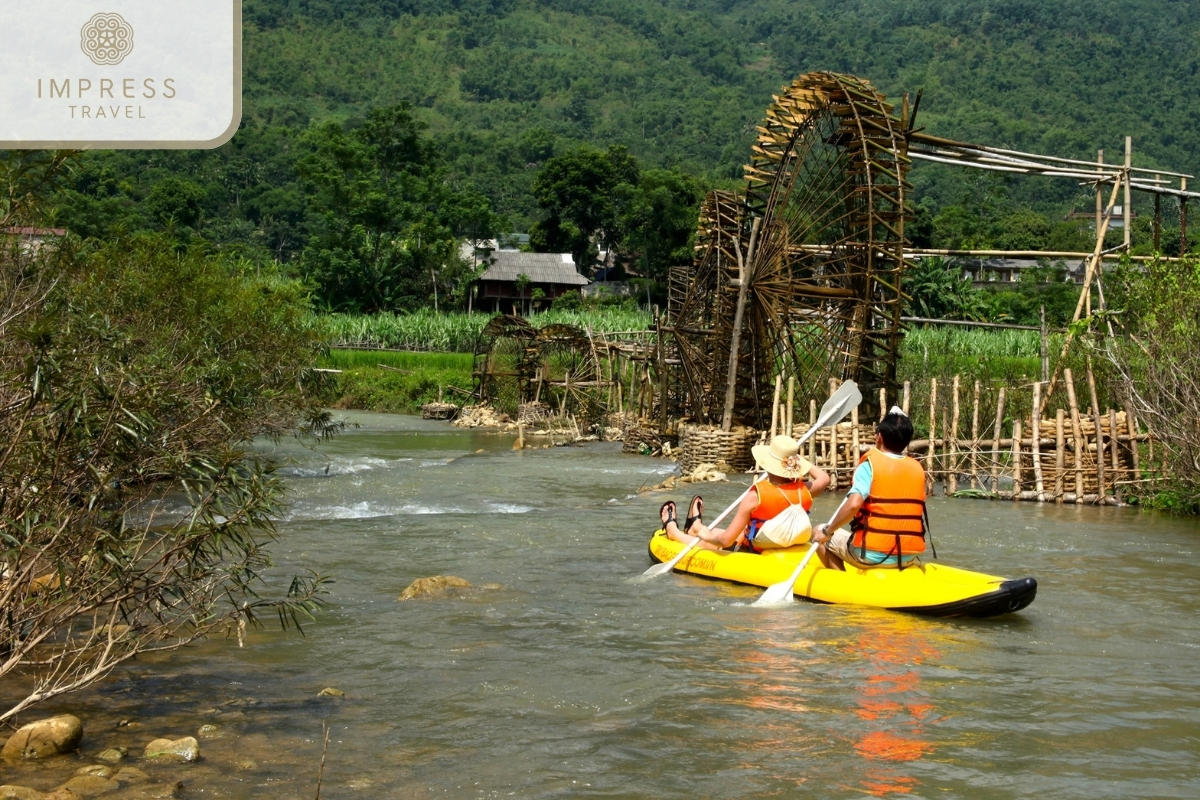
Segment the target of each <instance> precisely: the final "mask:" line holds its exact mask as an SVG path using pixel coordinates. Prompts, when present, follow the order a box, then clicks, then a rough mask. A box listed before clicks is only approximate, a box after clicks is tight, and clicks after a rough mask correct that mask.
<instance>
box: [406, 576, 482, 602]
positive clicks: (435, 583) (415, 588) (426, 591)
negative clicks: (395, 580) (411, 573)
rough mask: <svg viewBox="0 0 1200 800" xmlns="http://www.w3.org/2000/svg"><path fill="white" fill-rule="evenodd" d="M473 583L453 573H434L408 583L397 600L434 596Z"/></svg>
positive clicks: (467, 586)
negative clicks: (429, 576) (430, 576)
mask: <svg viewBox="0 0 1200 800" xmlns="http://www.w3.org/2000/svg"><path fill="white" fill-rule="evenodd" d="M470 586H471V584H470V583H469V582H468V581H465V580H463V579H462V578H456V577H454V576H453V575H434V576H433V577H432V578H417V579H416V580H415V581H413V582H412V583H410V584H409V585H408V588H406V589H405V590H404V591H403V592H401V593H400V596H399V597H397V598H396V599H397V600H412V599H414V598H416V597H433V596H435V595H439V594H441V593H443V592H445V591H446V590H447V589H467V588H470Z"/></svg>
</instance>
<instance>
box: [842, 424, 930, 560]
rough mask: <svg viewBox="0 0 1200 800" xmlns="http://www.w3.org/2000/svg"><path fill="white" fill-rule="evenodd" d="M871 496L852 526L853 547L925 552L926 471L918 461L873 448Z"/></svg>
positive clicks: (901, 553) (896, 552) (891, 553)
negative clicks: (886, 453) (895, 456)
mask: <svg viewBox="0 0 1200 800" xmlns="http://www.w3.org/2000/svg"><path fill="white" fill-rule="evenodd" d="M863 461H870V462H871V493H870V495H869V496H868V497H867V498H866V500H865V501H864V502H863V506H862V508H861V509H860V510H859V512H858V514H857V515H856V516H855V518H854V520H853V522H851V523H850V530H852V531H853V532H854V537H853V538H852V539H851V540H850V543H851V546H852V547H857V548H859V551H860V552H862V554H863V556H864V557H865V555H866V551H867V550H873V551H875V552H877V553H886V554H887V555H889V556H896V558H897V562H900V561H901V557H902V556H906V555H914V554H916V553H923V552H925V531H926V528H925V470H924V469H922V468H921V464H920V462H918V461H917V460H916V459H915V458H909V457H907V456H906V457H904V458H893V457H891V456H889V455H885V454H884V453H883V452H881V451H880V450H877V449H875V448H873V447H872V448H871V449H870V450H868V451H867V452H866V454H865V455H863V457H862V458H860V459H859V461H858V463H860V464H861V463H862V462H863Z"/></svg>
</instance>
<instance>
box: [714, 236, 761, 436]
mask: <svg viewBox="0 0 1200 800" xmlns="http://www.w3.org/2000/svg"><path fill="white" fill-rule="evenodd" d="M760 222H762V217H755V218H754V222H753V223H752V224H751V226H750V244H749V246H748V247H747V248H746V259H745V261H744V262H743V261H742V250H741V247H740V246H738V245H737V240H736V239H735V240H734V245H735V249H736V250H737V260H738V273H739V274H738V279H739V280H738V294H737V307H736V309H735V310H734V314H733V338H732V340H731V341H730V342H729V370H728V372H727V374H726V376H725V413H724V414H722V415H721V430H723V431H725V432H726V433H729V431H730V430H732V429H733V401H734V397H735V395H736V390H737V374H738V362H739V360H740V359H741V352H740V351H741V344H742V320H743V318H744V317H745V315H746V297H747V295H748V294H749V289H750V282H751V280H752V278H751V273H752V271H753V270H754V247H755V244H756V242H757V241H758V225H759V223H760Z"/></svg>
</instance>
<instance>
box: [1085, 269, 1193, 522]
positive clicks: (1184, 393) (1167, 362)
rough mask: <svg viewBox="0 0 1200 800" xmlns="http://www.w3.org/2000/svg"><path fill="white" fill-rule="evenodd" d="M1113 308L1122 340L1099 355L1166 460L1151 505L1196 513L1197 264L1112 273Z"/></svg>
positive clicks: (1108, 344)
mask: <svg viewBox="0 0 1200 800" xmlns="http://www.w3.org/2000/svg"><path fill="white" fill-rule="evenodd" d="M1112 283H1113V284H1115V286H1114V288H1115V291H1114V292H1113V300H1112V302H1113V304H1114V306H1115V307H1116V308H1118V309H1119V310H1120V311H1121V312H1122V313H1121V314H1120V316H1118V317H1117V319H1118V323H1119V324H1120V325H1121V327H1122V328H1123V329H1124V332H1125V334H1126V335H1125V336H1121V337H1117V338H1115V339H1111V338H1109V339H1106V340H1105V351H1104V352H1105V355H1106V356H1107V360H1108V363H1109V364H1110V365H1111V366H1112V367H1113V368H1115V370H1116V372H1117V376H1118V377H1119V378H1120V380H1121V382H1122V384H1123V390H1124V391H1123V394H1124V395H1125V396H1126V397H1128V398H1130V400H1131V401H1132V402H1133V404H1134V405H1135V407H1136V409H1137V413H1138V415H1139V418H1140V419H1141V420H1142V422H1143V423H1144V424H1146V425H1147V426H1148V427H1149V428H1150V430H1152V431H1154V432H1155V434H1156V435H1157V436H1158V438H1159V440H1160V441H1161V443H1162V447H1163V449H1164V450H1165V451H1166V454H1165V456H1164V458H1163V463H1164V466H1165V467H1166V468H1167V475H1168V476H1169V478H1170V481H1171V484H1170V486H1169V487H1168V489H1167V490H1166V492H1165V493H1164V494H1163V495H1162V496H1161V497H1160V498H1158V503H1159V505H1161V506H1163V507H1168V508H1171V509H1173V510H1191V511H1194V510H1196V509H1197V508H1198V507H1200V424H1198V422H1197V421H1198V420H1200V386H1198V385H1197V382H1196V376H1197V375H1200V351H1198V350H1197V348H1196V343H1197V342H1198V341H1200V258H1196V257H1191V258H1186V259H1183V260H1180V261H1170V262H1168V261H1158V260H1154V261H1150V262H1146V263H1145V266H1144V268H1139V267H1135V266H1134V265H1133V264H1131V263H1125V264H1123V265H1122V269H1121V270H1120V271H1119V272H1118V273H1117V275H1116V280H1115V281H1112Z"/></svg>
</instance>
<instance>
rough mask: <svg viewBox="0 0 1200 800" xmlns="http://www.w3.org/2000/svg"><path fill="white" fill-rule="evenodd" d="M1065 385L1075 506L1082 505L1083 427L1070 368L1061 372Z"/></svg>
mask: <svg viewBox="0 0 1200 800" xmlns="http://www.w3.org/2000/svg"><path fill="white" fill-rule="evenodd" d="M1063 381H1064V382H1065V383H1066V384H1067V404H1068V405H1070V407H1071V440H1072V441H1073V442H1074V445H1075V446H1074V450H1075V505H1080V504H1082V503H1083V453H1084V447H1083V425H1082V424H1081V423H1080V422H1079V402H1078V401H1077V400H1076V398H1075V378H1074V377H1073V376H1072V375H1071V370H1070V368H1067V369H1064V370H1063Z"/></svg>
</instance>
